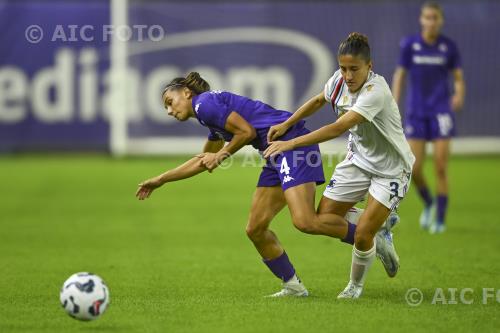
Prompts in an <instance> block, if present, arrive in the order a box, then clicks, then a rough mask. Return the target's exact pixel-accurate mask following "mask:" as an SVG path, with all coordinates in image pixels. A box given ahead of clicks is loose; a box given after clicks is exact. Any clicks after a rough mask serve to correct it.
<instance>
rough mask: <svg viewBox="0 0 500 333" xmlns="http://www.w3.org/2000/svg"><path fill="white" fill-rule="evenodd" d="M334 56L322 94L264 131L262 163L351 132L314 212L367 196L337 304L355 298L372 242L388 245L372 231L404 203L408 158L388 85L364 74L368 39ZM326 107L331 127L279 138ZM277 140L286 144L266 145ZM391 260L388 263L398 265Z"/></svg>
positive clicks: (353, 37)
mask: <svg viewBox="0 0 500 333" xmlns="http://www.w3.org/2000/svg"><path fill="white" fill-rule="evenodd" d="M337 57H338V63H339V67H340V69H339V70H337V71H336V72H335V73H334V74H333V76H332V77H331V78H330V80H328V82H327V83H326V85H325V89H324V92H321V93H320V94H318V95H317V96H315V97H313V98H312V99H310V100H309V101H308V102H307V103H306V104H305V105H304V106H303V107H302V108H300V109H299V110H298V111H297V112H295V113H294V114H293V116H292V117H290V118H289V119H287V121H286V122H284V123H282V124H280V125H277V126H273V127H272V128H271V129H270V131H269V135H268V141H269V142H270V146H269V147H268V148H267V149H266V151H265V152H264V157H270V156H275V155H279V154H280V153H283V152H286V151H289V150H293V149H297V148H298V147H303V146H309V145H312V144H317V143H320V142H325V141H328V140H331V139H333V138H336V137H338V136H340V135H342V134H343V133H345V132H346V131H349V132H350V136H349V144H348V153H347V157H346V159H345V160H344V161H342V162H341V163H340V164H338V165H337V166H336V167H335V172H334V173H333V176H332V178H331V181H330V183H329V185H328V186H327V188H326V190H325V192H324V193H323V197H322V199H321V203H320V207H319V212H320V213H323V212H328V213H334V214H338V215H341V216H343V214H345V212H346V211H347V210H349V209H350V208H351V207H352V206H354V205H355V204H356V203H357V202H358V201H361V200H362V199H363V198H364V197H365V196H366V195H367V194H368V203H367V206H366V209H365V211H364V212H363V213H362V214H361V216H360V218H359V221H358V225H357V228H356V230H355V233H354V247H353V253H352V265H351V274H350V280H349V283H348V285H347V287H346V288H345V289H344V291H342V292H341V293H340V294H339V295H338V298H358V297H360V295H361V293H362V291H363V285H364V281H365V278H366V274H367V272H368V269H369V268H370V266H371V264H372V263H373V260H374V259H375V255H376V250H378V247H379V244H376V243H379V242H382V241H387V242H388V243H389V244H392V235H391V234H390V232H386V233H385V234H384V237H378V236H379V235H380V233H379V232H377V231H378V230H379V228H380V227H381V225H382V224H383V223H384V221H385V220H386V218H387V217H388V216H389V214H390V212H391V211H392V210H394V209H395V208H396V207H397V206H398V204H399V202H400V200H401V199H402V198H403V197H404V196H405V194H406V190H407V187H408V185H409V181H410V177H411V169H412V165H413V162H414V159H415V158H414V156H413V154H412V153H411V150H410V147H409V145H408V143H407V142H406V139H405V137H404V134H403V129H402V125H401V117H400V114H399V110H398V107H397V104H396V102H395V101H394V98H393V97H392V95H391V91H390V89H389V86H388V85H387V83H386V81H385V79H384V78H383V77H382V76H380V75H377V74H375V73H373V72H372V71H371V69H372V62H371V55H370V46H369V44H368V38H367V37H366V36H364V35H362V34H359V33H351V34H350V35H349V36H348V38H347V39H346V40H344V41H343V42H342V43H341V44H340V46H339V49H338V53H337ZM326 102H330V103H332V106H333V108H334V110H335V112H336V113H337V116H338V119H337V121H336V122H335V123H333V124H330V125H327V126H324V127H322V128H320V129H318V130H316V131H314V132H311V133H309V134H307V135H304V136H300V137H298V138H295V139H288V138H285V137H282V136H281V135H282V134H283V133H286V131H287V130H288V129H289V128H291V127H292V126H294V124H296V123H297V122H299V121H301V119H303V118H305V117H307V116H310V115H312V114H313V113H314V112H316V111H318V110H319V109H320V108H321V107H322V106H323V105H324V104H325V103H326ZM278 137H281V139H282V140H287V141H275V142H271V141H272V140H274V139H276V138H278ZM376 235H377V238H376V239H375V236H376ZM377 252H378V251H377ZM377 254H378V253H377ZM398 261H399V259H397V261H395V262H394V264H398V265H399V263H398Z"/></svg>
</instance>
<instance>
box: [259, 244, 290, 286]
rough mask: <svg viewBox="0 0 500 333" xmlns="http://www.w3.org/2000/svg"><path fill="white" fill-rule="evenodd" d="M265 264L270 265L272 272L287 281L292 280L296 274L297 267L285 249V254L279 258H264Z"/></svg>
mask: <svg viewBox="0 0 500 333" xmlns="http://www.w3.org/2000/svg"><path fill="white" fill-rule="evenodd" d="M263 261H264V264H266V265H267V267H269V269H270V270H271V272H273V274H274V275H276V277H277V278H279V279H281V280H283V282H286V281H288V280H290V279H291V278H292V277H293V276H294V275H295V268H293V265H292V263H291V262H290V259H288V256H287V255H286V252H284V251H283V254H282V255H280V256H279V257H277V258H274V259H270V260H266V259H263Z"/></svg>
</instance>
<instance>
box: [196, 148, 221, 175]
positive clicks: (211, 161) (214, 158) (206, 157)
mask: <svg viewBox="0 0 500 333" xmlns="http://www.w3.org/2000/svg"><path fill="white" fill-rule="evenodd" d="M196 156H197V157H198V158H199V159H200V166H204V167H205V168H207V170H208V172H212V171H213V170H214V169H215V168H217V167H218V166H219V164H221V163H222V161H224V160H225V159H226V157H227V154H219V153H202V154H198V155H196Z"/></svg>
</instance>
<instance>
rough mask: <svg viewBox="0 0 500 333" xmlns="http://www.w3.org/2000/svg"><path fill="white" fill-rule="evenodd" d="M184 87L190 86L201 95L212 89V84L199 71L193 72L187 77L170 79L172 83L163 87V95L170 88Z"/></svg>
mask: <svg viewBox="0 0 500 333" xmlns="http://www.w3.org/2000/svg"><path fill="white" fill-rule="evenodd" d="M184 87H187V88H189V89H190V90H191V91H192V92H194V93H195V94H196V95H199V94H201V93H204V92H205V91H209V90H210V85H209V84H208V82H207V81H205V80H204V79H203V78H202V77H201V76H200V74H199V73H197V72H191V73H189V74H188V75H187V76H186V77H185V78H184V77H177V78H175V79H173V80H172V81H170V83H169V84H167V85H166V86H165V88H164V89H163V92H162V94H161V95H162V96H163V95H164V94H165V92H167V90H169V89H179V88H184Z"/></svg>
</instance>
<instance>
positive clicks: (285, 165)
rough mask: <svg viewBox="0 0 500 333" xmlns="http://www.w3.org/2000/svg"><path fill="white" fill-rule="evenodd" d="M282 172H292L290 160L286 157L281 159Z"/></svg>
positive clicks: (286, 173)
mask: <svg viewBox="0 0 500 333" xmlns="http://www.w3.org/2000/svg"><path fill="white" fill-rule="evenodd" d="M280 173H285V175H288V174H290V168H289V167H288V162H287V161H286V157H283V159H282V160H281V168H280Z"/></svg>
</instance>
